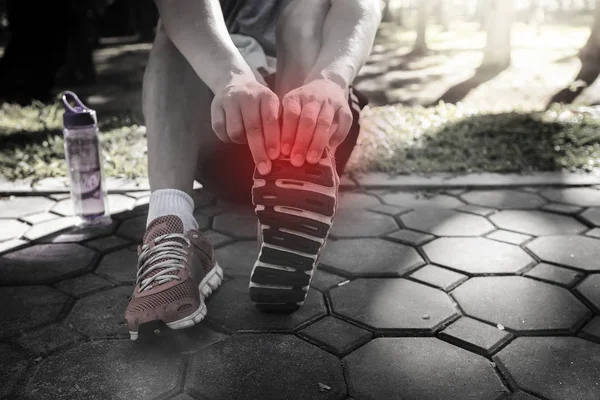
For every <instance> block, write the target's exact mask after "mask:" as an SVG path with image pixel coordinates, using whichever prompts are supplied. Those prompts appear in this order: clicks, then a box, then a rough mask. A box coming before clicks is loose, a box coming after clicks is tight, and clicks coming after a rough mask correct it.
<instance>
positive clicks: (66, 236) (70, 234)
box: [40, 221, 119, 243]
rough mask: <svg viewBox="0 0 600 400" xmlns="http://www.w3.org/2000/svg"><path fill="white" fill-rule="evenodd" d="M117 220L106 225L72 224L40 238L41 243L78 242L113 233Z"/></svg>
mask: <svg viewBox="0 0 600 400" xmlns="http://www.w3.org/2000/svg"><path fill="white" fill-rule="evenodd" d="M118 224H119V222H118V221H112V222H111V223H110V224H107V225H92V226H74V227H72V228H69V229H67V230H65V231H62V232H60V233H56V234H53V235H49V236H46V237H44V238H43V239H42V240H40V242H41V243H79V242H82V241H84V240H90V239H95V238H98V237H102V236H108V235H110V234H113V233H115V231H116V230H117V226H118Z"/></svg>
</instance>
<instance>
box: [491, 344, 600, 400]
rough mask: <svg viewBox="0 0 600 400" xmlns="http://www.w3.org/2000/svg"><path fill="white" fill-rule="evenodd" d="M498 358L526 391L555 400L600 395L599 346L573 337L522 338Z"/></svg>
mask: <svg viewBox="0 0 600 400" xmlns="http://www.w3.org/2000/svg"><path fill="white" fill-rule="evenodd" d="M495 361H496V362H497V363H499V364H500V365H501V366H502V369H505V370H508V373H509V374H510V376H511V377H512V379H514V380H515V382H516V384H517V385H518V386H519V387H520V388H523V389H524V390H527V391H530V392H533V393H536V394H539V395H540V396H543V397H544V398H548V399H556V400H571V399H577V400H596V399H599V398H600V345H599V344H597V343H592V342H589V341H587V340H583V339H579V338H574V337H520V338H517V339H516V340H515V341H513V342H512V343H510V344H509V345H508V346H506V348H504V349H503V350H501V351H500V353H498V355H497V356H496V357H495Z"/></svg>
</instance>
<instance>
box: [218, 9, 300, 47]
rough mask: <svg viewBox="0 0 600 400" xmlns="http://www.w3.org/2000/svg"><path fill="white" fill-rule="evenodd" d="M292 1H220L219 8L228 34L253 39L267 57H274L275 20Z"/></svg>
mask: <svg viewBox="0 0 600 400" xmlns="http://www.w3.org/2000/svg"><path fill="white" fill-rule="evenodd" d="M292 1H294V0H221V8H222V10H223V16H224V18H225V23H226V24H227V29H228V30H229V33H239V34H242V35H247V36H251V37H253V38H254V39H256V40H257V41H258V42H259V43H260V45H261V46H262V48H263V49H264V51H265V53H266V54H267V55H269V56H273V57H275V56H276V45H275V32H276V28H277V20H278V19H279V16H280V15H281V13H282V11H283V10H284V8H285V7H286V6H287V5H288V4H290V3H291V2H292Z"/></svg>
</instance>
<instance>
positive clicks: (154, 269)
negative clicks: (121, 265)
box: [125, 215, 223, 340]
mask: <svg viewBox="0 0 600 400" xmlns="http://www.w3.org/2000/svg"><path fill="white" fill-rule="evenodd" d="M143 242H144V244H143V245H142V246H140V247H139V248H138V257H139V258H138V272H137V280H136V286H135V288H134V290H133V296H132V299H131V301H130V302H129V305H128V306H127V310H126V311H125V319H126V321H127V325H128V327H129V334H130V336H131V340H136V339H137V338H138V330H139V327H140V325H142V324H146V323H149V322H154V321H162V322H164V323H166V325H167V326H168V327H169V328H171V329H183V328H187V327H190V326H193V325H195V324H197V323H198V322H200V321H202V319H203V318H204V317H205V316H206V305H205V304H204V299H205V298H206V297H207V296H209V295H210V294H211V293H212V292H213V291H214V290H215V289H217V287H219V285H220V284H221V281H222V279H223V270H222V269H221V267H219V265H218V264H217V261H216V259H215V254H214V250H213V248H212V246H211V244H210V243H209V242H208V240H207V239H206V238H205V237H204V236H203V235H202V234H201V233H200V232H198V231H195V230H190V231H189V232H187V233H185V234H184V232H183V223H182V222H181V219H179V217H176V216H174V215H167V216H163V217H159V218H156V219H155V220H154V221H152V223H151V224H150V226H149V227H148V229H147V230H146V234H145V235H144V240H143Z"/></svg>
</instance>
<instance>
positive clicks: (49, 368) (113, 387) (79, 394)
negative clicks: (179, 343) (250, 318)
mask: <svg viewBox="0 0 600 400" xmlns="http://www.w3.org/2000/svg"><path fill="white" fill-rule="evenodd" d="M183 373H184V360H183V358H182V356H181V355H179V354H177V353H176V352H174V351H173V349H172V348H171V347H170V346H143V345H140V344H139V343H133V342H131V341H130V340H117V341H114V340H110V341H94V342H87V343H82V344H80V345H78V346H76V347H73V348H71V349H69V350H67V351H65V352H62V353H59V354H55V355H53V356H51V357H49V358H47V359H46V360H43V361H42V362H40V363H39V364H37V365H36V366H35V367H34V368H33V370H32V372H31V374H30V375H29V377H28V379H27V381H26V383H25V387H24V390H23V391H24V392H25V396H24V397H25V398H26V399H28V400H29V399H31V400H34V399H40V398H45V397H46V396H47V394H48V393H53V394H59V396H60V397H57V398H60V399H84V398H85V399H94V400H96V399H98V400H100V399H134V398H135V399H141V398H144V399H146V398H157V397H159V396H160V395H163V396H164V395H166V394H168V393H175V392H176V391H177V390H178V388H179V385H180V382H181V376H182V374H183ZM149 377H152V379H149ZM90 396H92V397H90Z"/></svg>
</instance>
